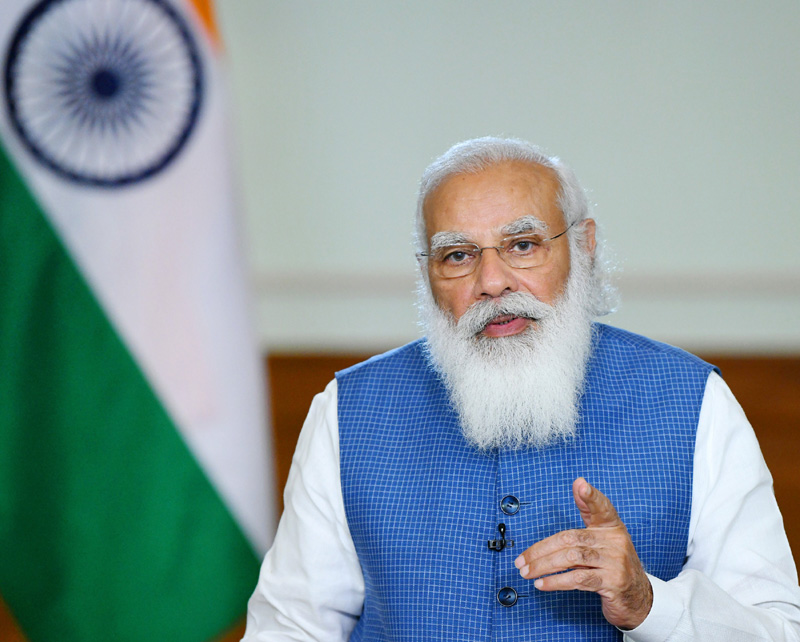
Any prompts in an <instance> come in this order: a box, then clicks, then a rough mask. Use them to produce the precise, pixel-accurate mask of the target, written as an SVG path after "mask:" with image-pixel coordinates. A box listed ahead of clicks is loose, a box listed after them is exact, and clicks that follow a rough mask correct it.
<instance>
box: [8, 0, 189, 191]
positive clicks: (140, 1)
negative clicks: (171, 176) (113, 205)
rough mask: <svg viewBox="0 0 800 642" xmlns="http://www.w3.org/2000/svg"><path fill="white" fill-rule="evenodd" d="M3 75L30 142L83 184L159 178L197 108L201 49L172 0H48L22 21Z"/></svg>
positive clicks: (40, 156) (43, 158)
mask: <svg viewBox="0 0 800 642" xmlns="http://www.w3.org/2000/svg"><path fill="white" fill-rule="evenodd" d="M4 71H5V76H4V79H5V85H4V87H5V99H6V102H7V106H8V113H9V114H10V116H11V120H12V124H13V126H14V129H15V130H16V132H17V133H18V134H19V136H20V138H21V140H22V142H23V143H24V145H25V146H26V147H27V148H28V150H29V151H30V152H31V153H32V154H33V156H34V157H35V158H36V159H37V160H39V161H40V162H42V163H43V164H44V165H46V166H47V167H49V168H50V169H52V170H53V171H55V172H57V173H58V174H59V175H61V176H62V177H64V178H67V179H70V180H73V181H77V182H79V183H84V184H89V185H97V186H105V187H110V186H119V185H127V184H130V183H134V182H136V181H139V180H144V179H146V178H148V177H150V176H153V175H154V174H156V173H158V172H159V171H161V170H162V169H163V168H164V167H166V166H167V165H168V164H169V163H170V162H172V160H174V158H175V157H176V156H177V155H178V154H179V152H180V151H181V149H183V147H184V145H185V143H186V141H187V139H188V138H189V136H190V134H191V132H192V131H193V129H194V126H195V124H196V121H197V118H198V114H199V111H200V105H201V98H202V91H201V90H202V87H203V82H202V80H203V78H202V69H201V66H200V55H199V52H198V49H197V45H196V44H195V42H194V40H193V38H192V36H191V33H190V31H189V29H188V27H187V26H186V25H185V24H184V21H183V18H182V17H181V16H180V15H179V14H178V13H177V12H176V11H175V9H173V8H172V6H171V5H170V4H169V3H168V2H167V1H166V0H117V2H109V1H108V0H41V1H40V2H38V3H37V4H36V5H34V7H33V8H32V9H31V10H30V11H29V12H28V13H27V14H26V15H25V17H24V18H23V19H22V21H21V22H20V24H19V25H18V27H17V30H16V32H15V35H14V37H13V38H12V41H11V45H10V47H9V50H8V55H7V56H6V67H5V70H4Z"/></svg>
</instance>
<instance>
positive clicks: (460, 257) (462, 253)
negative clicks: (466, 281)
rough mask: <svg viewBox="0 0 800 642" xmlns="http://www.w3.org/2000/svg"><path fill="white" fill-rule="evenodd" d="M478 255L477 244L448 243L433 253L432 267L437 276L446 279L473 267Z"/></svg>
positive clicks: (466, 272) (463, 273)
mask: <svg viewBox="0 0 800 642" xmlns="http://www.w3.org/2000/svg"><path fill="white" fill-rule="evenodd" d="M480 255H481V250H480V248H479V247H478V246H477V245H471V244H469V243H467V244H463V245H448V246H446V247H442V248H439V249H438V250H436V252H435V253H434V254H433V257H432V258H433V268H434V270H435V271H436V273H437V274H438V275H439V276H443V277H444V278H447V279H452V278H455V277H458V276H464V275H465V274H469V273H470V272H472V270H474V269H475V265H476V264H477V263H478V261H479V260H480Z"/></svg>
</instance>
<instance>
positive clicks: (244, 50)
mask: <svg viewBox="0 0 800 642" xmlns="http://www.w3.org/2000/svg"><path fill="white" fill-rule="evenodd" d="M217 11H218V18H219V20H220V24H221V28H222V33H223V38H224V40H225V47H226V56H227V59H228V66H229V72H230V73H229V78H230V84H231V93H232V105H231V107H232V111H233V122H234V126H235V134H236V141H237V143H236V144H237V147H236V150H235V151H236V157H237V161H238V166H239V167H238V180H239V181H240V187H241V190H242V192H241V193H242V203H241V205H242V208H243V210H244V215H245V216H244V230H243V232H244V234H243V241H244V243H245V246H246V252H247V257H248V261H249V268H250V275H251V278H252V284H253V286H254V291H255V292H256V294H257V309H256V313H257V320H258V331H259V336H260V338H261V342H262V347H263V348H264V349H265V350H270V351H276V350H277V351H291V350H299V351H318V352H319V351H323V352H346V351H358V352H366V351H378V350H383V349H387V348H391V347H394V346H395V345H399V344H401V343H404V342H406V341H408V340H411V339H414V338H415V337H417V336H418V335H419V330H418V328H417V325H416V310H415V308H414V305H413V304H414V287H415V278H416V277H415V269H416V266H415V261H414V258H413V248H412V245H411V231H412V219H413V213H414V207H415V200H416V189H417V182H418V179H419V176H420V174H421V173H422V171H423V169H424V168H425V166H426V165H427V164H428V163H429V162H430V161H431V160H433V158H434V157H436V156H437V155H439V154H440V153H442V152H443V151H445V150H446V149H447V148H448V147H449V146H450V145H451V144H453V143H455V142H457V141H459V140H462V139H465V138H471V137H475V136H482V135H487V134H492V135H507V136H514V137H520V138H524V139H527V140H530V141H532V142H535V143H537V144H539V145H541V146H543V147H544V148H545V149H546V150H547V151H548V152H549V153H552V154H555V155H558V156H561V157H562V158H563V159H564V160H565V161H567V163H568V164H570V165H571V166H572V167H573V168H574V169H575V170H576V172H577V174H578V176H579V177H580V179H581V180H582V182H583V184H584V187H585V188H586V189H587V191H588V193H589V196H590V201H591V202H592V203H593V204H594V215H595V217H596V218H597V220H598V222H599V223H600V224H601V226H602V229H603V232H604V236H605V237H606V238H607V239H608V241H609V243H610V247H611V249H612V250H613V255H614V257H615V258H616V262H617V263H618V264H619V266H620V267H621V272H620V277H619V284H620V289H621V292H622V306H621V308H620V310H619V311H618V312H617V313H615V314H613V315H612V316H610V317H607V318H606V320H607V321H608V322H610V323H613V324H615V325H619V326H622V327H625V328H628V329H631V330H634V331H636V332H641V333H643V334H647V335H649V336H651V337H653V338H656V339H659V340H663V341H667V342H671V343H675V344H677V345H680V346H681V347H684V348H687V349H690V350H694V351H701V352H706V353H708V352H709V351H715V352H731V353H737V354H742V353H769V354H782V353H792V354H796V353H798V352H800V251H798V242H799V241H800V217H799V216H798V215H799V214H800V180H799V178H800V3H798V2H797V1H796V0H778V1H769V2H763V3H756V2H744V1H741V0H739V1H734V2H731V1H726V2H722V1H710V2H702V3H698V2H694V1H688V0H678V1H672V2H663V3H662V2H643V1H641V0H638V1H633V0H631V1H616V2H589V1H582V2H577V1H575V2H570V1H560V2H558V3H553V2H542V1H531V0H524V1H516V0H504V1H501V2H493V3H487V2H477V1H469V0H463V1H462V0H458V1H457V0H432V1H427V2H402V3H401V2H391V3H390V2H374V1H358V2H353V1H348V2H322V1H317V2H311V1H309V2H301V1H289V0H286V1H277V0H276V1H272V0H223V1H222V2H218V3H217Z"/></svg>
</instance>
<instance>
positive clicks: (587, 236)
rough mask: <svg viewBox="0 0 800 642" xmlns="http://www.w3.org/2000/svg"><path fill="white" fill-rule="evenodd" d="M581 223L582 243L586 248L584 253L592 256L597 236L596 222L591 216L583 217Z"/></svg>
mask: <svg viewBox="0 0 800 642" xmlns="http://www.w3.org/2000/svg"><path fill="white" fill-rule="evenodd" d="M581 225H582V226H583V229H584V233H583V245H584V248H585V249H586V253H587V254H588V255H589V256H591V257H592V258H594V251H595V248H596V247H597V238H596V236H595V234H596V232H597V224H596V223H595V222H594V219H593V218H587V219H585V220H584V221H583V222H582V223H581Z"/></svg>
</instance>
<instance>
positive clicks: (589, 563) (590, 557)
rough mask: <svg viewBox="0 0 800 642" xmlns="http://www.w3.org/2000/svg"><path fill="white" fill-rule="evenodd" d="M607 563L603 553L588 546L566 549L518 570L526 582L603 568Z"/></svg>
mask: <svg viewBox="0 0 800 642" xmlns="http://www.w3.org/2000/svg"><path fill="white" fill-rule="evenodd" d="M607 563H608V561H607V560H606V559H605V557H604V551H602V550H598V549H596V548H592V547H589V546H581V547H575V548H567V549H564V550H560V551H556V552H555V553H553V554H552V555H547V556H545V557H540V558H537V559H535V560H533V561H531V562H529V563H528V564H525V565H524V566H522V567H521V568H520V569H519V573H520V575H521V576H522V577H523V578H525V579H526V580H531V579H534V578H536V577H543V576H545V575H552V574H553V573H561V572H563V571H567V570H570V569H576V568H603V567H605V566H606V565H607Z"/></svg>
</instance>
